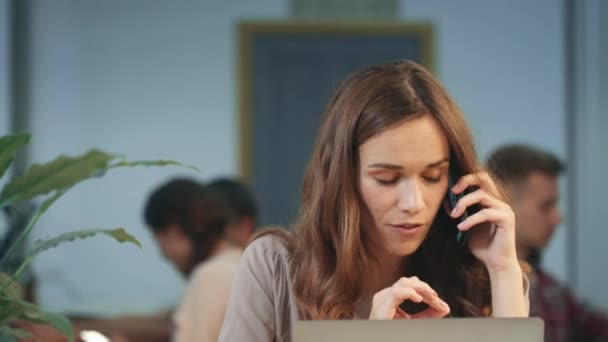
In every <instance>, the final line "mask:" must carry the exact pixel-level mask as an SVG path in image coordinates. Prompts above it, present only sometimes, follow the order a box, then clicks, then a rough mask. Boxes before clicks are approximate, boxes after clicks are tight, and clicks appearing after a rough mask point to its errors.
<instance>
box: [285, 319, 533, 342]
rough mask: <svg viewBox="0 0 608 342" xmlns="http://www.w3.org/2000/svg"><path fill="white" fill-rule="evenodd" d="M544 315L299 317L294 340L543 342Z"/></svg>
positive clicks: (310, 341)
mask: <svg viewBox="0 0 608 342" xmlns="http://www.w3.org/2000/svg"><path fill="white" fill-rule="evenodd" d="M543 336H544V323H543V321H542V320H541V319H540V318H447V319H416V320H384V321H363V320H342V321H298V322H296V324H295V327H294V331H293V341H294V342H336V341H348V342H368V341H378V342H380V341H391V342H393V341H394V342H397V341H428V342H474V341H492V342H503V341H504V342H511V341H518V342H542V341H543Z"/></svg>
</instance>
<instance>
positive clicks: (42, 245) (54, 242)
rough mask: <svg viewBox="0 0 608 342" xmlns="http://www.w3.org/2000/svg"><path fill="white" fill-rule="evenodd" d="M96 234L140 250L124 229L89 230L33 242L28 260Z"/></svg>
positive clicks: (138, 244) (134, 239)
mask: <svg viewBox="0 0 608 342" xmlns="http://www.w3.org/2000/svg"><path fill="white" fill-rule="evenodd" d="M97 234H105V235H107V236H109V237H111V238H113V239H114V240H116V241H118V242H130V243H132V244H135V245H137V246H139V248H141V243H140V242H139V241H138V240H137V239H136V238H135V237H134V236H133V235H131V234H129V233H127V231H126V230H124V228H116V229H90V230H79V231H75V232H69V233H65V234H61V235H58V236H56V237H53V238H50V239H46V240H38V241H36V242H34V245H33V247H32V249H31V250H30V251H29V253H28V256H27V257H28V258H32V257H34V256H35V255H36V254H38V253H40V252H42V251H45V250H47V249H49V248H53V247H57V246H58V245H59V244H61V243H63V242H67V241H74V240H76V239H86V238H90V237H92V236H95V235H97Z"/></svg>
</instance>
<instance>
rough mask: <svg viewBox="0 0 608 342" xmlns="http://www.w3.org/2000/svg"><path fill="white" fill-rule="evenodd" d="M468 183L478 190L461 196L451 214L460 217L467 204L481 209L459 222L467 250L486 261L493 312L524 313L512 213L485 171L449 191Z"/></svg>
mask: <svg viewBox="0 0 608 342" xmlns="http://www.w3.org/2000/svg"><path fill="white" fill-rule="evenodd" d="M470 186H475V187H478V189H477V190H475V191H473V192H471V193H469V194H467V195H465V196H463V197H462V198H461V199H460V200H459V201H458V203H457V204H456V206H455V207H454V210H453V211H452V213H451V214H450V215H451V216H452V217H460V216H462V214H463V213H464V211H465V209H466V208H467V207H470V206H472V205H475V204H478V205H479V206H480V207H481V210H480V211H479V212H477V213H475V214H473V215H471V216H469V217H468V218H466V219H465V220H464V221H462V222H461V223H460V224H458V229H460V230H461V231H469V230H470V233H469V234H470V235H469V243H468V245H469V250H470V251H471V253H472V254H473V255H474V256H475V257H476V258H477V259H479V260H481V262H483V263H484V264H485V265H486V268H487V269H488V274H489V276H490V283H491V286H492V316H494V317H527V316H528V311H529V304H528V302H527V298H526V296H525V294H524V286H523V273H522V271H521V268H520V266H519V262H518V261H517V253H516V250H515V214H514V213H513V211H512V210H511V207H510V206H509V205H508V204H506V203H505V202H504V201H503V200H502V198H501V196H500V193H499V191H498V189H497V188H496V185H495V184H494V181H492V178H491V177H490V176H489V175H488V174H487V173H477V174H470V175H466V176H464V177H462V178H460V180H459V181H458V183H456V185H454V186H453V187H452V189H448V191H453V192H454V193H456V194H460V193H462V192H463V191H465V189H467V188H468V187H470Z"/></svg>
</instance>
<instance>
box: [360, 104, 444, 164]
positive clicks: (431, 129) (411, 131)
mask: <svg viewBox="0 0 608 342" xmlns="http://www.w3.org/2000/svg"><path fill="white" fill-rule="evenodd" d="M448 154H449V144H448V140H447V137H446V135H445V133H444V131H443V128H442V127H441V125H440V124H439V122H437V120H436V119H434V118H433V117H432V116H430V115H425V116H421V117H419V118H415V119H412V120H408V121H405V122H403V123H401V124H399V125H398V126H395V127H392V128H389V129H387V130H385V131H383V132H381V133H380V134H378V135H376V136H374V137H372V138H370V139H368V140H367V141H366V142H364V143H363V144H362V145H361V146H360V147H359V158H360V160H361V162H362V163H364V164H367V163H374V162H385V163H386V162H390V163H399V164H410V165H411V164H424V165H426V164H429V163H433V162H436V161H438V160H441V159H443V158H445V157H447V156H448Z"/></svg>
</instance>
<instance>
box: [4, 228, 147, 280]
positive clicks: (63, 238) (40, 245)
mask: <svg viewBox="0 0 608 342" xmlns="http://www.w3.org/2000/svg"><path fill="white" fill-rule="evenodd" d="M97 234H105V235H107V236H109V237H111V238H113V239H114V240H116V241H118V242H121V243H122V242H130V243H132V244H135V245H137V246H139V248H142V247H141V243H140V242H139V241H138V240H137V239H136V238H135V237H134V236H133V235H131V234H129V233H127V231H126V230H124V229H123V228H116V229H90V230H78V231H75V232H69V233H65V234H61V235H59V236H56V237H53V238H50V239H46V240H37V241H36V242H34V246H33V247H32V249H31V250H30V251H29V252H28V255H27V257H26V258H25V261H24V262H23V263H22V264H21V266H19V269H17V271H16V272H15V273H14V274H13V276H12V277H13V279H18V278H19V277H20V276H21V273H22V272H23V271H24V270H25V269H26V268H27V266H28V265H29V264H30V263H31V262H32V261H33V260H34V257H35V256H36V255H37V254H38V253H40V252H42V251H45V250H47V249H49V248H53V247H57V246H58V245H59V244H61V243H63V242H67V241H74V240H76V239H86V238H89V237H92V236H95V235H97ZM3 290H4V289H3Z"/></svg>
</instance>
